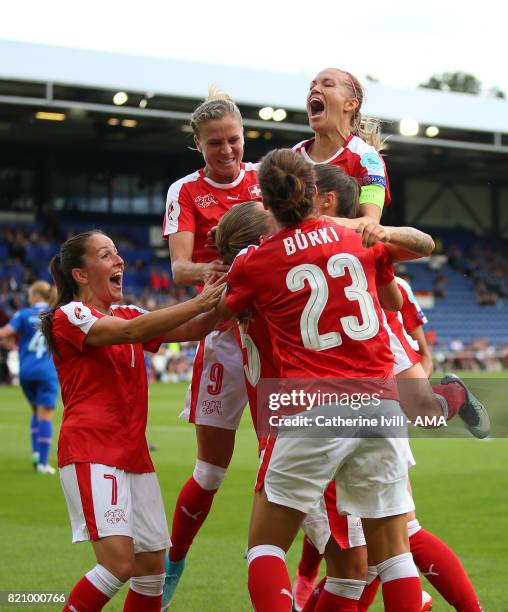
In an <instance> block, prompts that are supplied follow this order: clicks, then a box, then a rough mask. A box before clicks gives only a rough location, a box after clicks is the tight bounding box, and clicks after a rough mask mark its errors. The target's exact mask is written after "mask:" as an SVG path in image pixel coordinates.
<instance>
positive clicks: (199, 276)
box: [168, 231, 228, 285]
mask: <svg viewBox="0 0 508 612" xmlns="http://www.w3.org/2000/svg"><path fill="white" fill-rule="evenodd" d="M168 243H169V253H170V257H171V270H172V272H173V280H174V281H175V283H177V284H178V285H203V284H204V283H205V282H206V281H207V280H208V279H209V278H214V277H215V275H216V274H222V273H224V272H227V269H228V268H227V266H225V265H223V263H222V262H221V261H220V260H219V259H215V260H214V261H211V262H208V263H199V262H198V263H196V262H193V261H192V252H193V249H194V234H193V233H192V232H187V231H184V232H179V233H177V234H173V235H171V236H170V237H169V241H168Z"/></svg>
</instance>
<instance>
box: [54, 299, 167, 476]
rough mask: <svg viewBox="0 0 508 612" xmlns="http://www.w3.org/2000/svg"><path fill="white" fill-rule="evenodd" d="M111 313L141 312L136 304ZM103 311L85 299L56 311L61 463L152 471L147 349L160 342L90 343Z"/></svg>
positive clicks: (125, 316)
mask: <svg viewBox="0 0 508 612" xmlns="http://www.w3.org/2000/svg"><path fill="white" fill-rule="evenodd" d="M112 312H113V316H115V317H118V318H121V319H134V318H135V317H138V316H140V315H142V314H143V311H142V310H140V309H138V308H137V307H136V306H114V307H113V309H112ZM103 316H105V315H103V314H102V313H100V312H98V311H97V310H95V309H94V308H90V307H88V306H87V305H86V304H83V303H82V302H70V303H69V304H66V305H65V306H61V307H60V308H59V309H58V310H57V311H56V312H55V316H54V319H53V337H54V339H55V346H56V353H57V354H56V355H55V357H54V361H55V366H56V370H57V373H58V378H59V380H60V386H61V388H62V400H63V405H64V413H63V418H62V427H61V429H60V437H59V440H58V466H59V467H64V466H65V465H68V464H70V463H80V462H90V463H102V464H105V465H111V466H114V467H118V468H121V469H124V470H127V471H129V472H138V473H144V472H153V471H154V467H153V464H152V460H151V459H150V454H149V452H148V448H147V444H146V437H145V429H146V419H147V410H148V383H147V379H146V367H145V359H144V354H143V351H144V350H147V351H150V352H157V351H158V349H159V346H160V341H159V340H152V341H150V342H146V343H144V344H141V343H139V344H115V345H112V346H92V345H88V344H86V343H85V339H86V335H87V333H88V332H89V331H90V328H91V327H92V325H93V324H94V323H95V322H96V321H97V320H98V319H100V318H101V317H103Z"/></svg>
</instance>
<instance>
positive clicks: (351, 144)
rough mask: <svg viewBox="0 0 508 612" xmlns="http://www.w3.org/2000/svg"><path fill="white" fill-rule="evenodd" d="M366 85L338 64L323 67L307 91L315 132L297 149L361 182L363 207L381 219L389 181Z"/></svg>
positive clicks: (366, 213)
mask: <svg viewBox="0 0 508 612" xmlns="http://www.w3.org/2000/svg"><path fill="white" fill-rule="evenodd" d="M363 99H364V91H363V88H362V86H361V84H360V82H359V81H358V79H357V78H356V77H355V76H353V75H352V74H351V73H349V72H347V71H345V70H339V69H337V68H326V69H325V70H321V72H319V73H318V74H317V75H316V76H315V77H314V79H313V80H312V82H311V84H310V88H309V93H308V95H307V114H308V117H309V125H310V127H311V128H312V129H313V130H314V137H313V138H311V139H309V140H304V141H303V142H300V143H298V144H297V145H296V146H295V147H294V149H295V150H296V151H298V152H299V153H301V154H302V155H303V157H304V158H305V159H306V160H307V161H308V162H310V163H313V164H333V165H335V166H339V167H340V168H341V169H342V170H344V172H345V173H346V174H349V176H352V177H353V178H355V179H356V180H357V182H358V183H359V185H360V210H361V214H362V216H363V217H365V218H370V219H373V220H374V221H379V220H380V219H381V214H382V211H383V206H384V205H385V204H389V203H390V186H389V183H388V176H387V173H386V167H385V163H384V160H383V158H382V157H381V155H380V154H379V151H380V150H381V149H382V142H381V138H380V124H379V121H377V120H376V119H371V118H368V117H362V114H361V112H360V110H361V108H362V104H363Z"/></svg>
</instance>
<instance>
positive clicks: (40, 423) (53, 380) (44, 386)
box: [0, 281, 58, 475]
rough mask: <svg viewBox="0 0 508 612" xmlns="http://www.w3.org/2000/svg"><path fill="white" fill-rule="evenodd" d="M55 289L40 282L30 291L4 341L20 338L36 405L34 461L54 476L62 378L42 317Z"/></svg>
mask: <svg viewBox="0 0 508 612" xmlns="http://www.w3.org/2000/svg"><path fill="white" fill-rule="evenodd" d="M51 294H52V289H51V286H50V284H49V283H47V282H46V281H36V282H35V283H33V284H32V285H31V286H30V288H29V290H28V303H29V306H28V307H27V308H23V309H21V310H19V311H18V312H17V313H16V314H15V315H14V316H13V317H12V319H11V320H10V321H9V323H7V325H4V327H2V328H0V340H6V339H11V338H16V339H17V342H18V347H19V363H20V373H19V380H20V384H21V387H22V389H23V392H24V394H25V395H26V398H27V399H28V401H29V402H30V405H31V406H32V419H31V422H30V432H31V439H32V461H33V465H34V469H35V470H36V472H37V473H38V474H50V475H52V474H54V473H55V469H54V468H53V467H51V466H50V465H49V464H48V456H49V451H50V449H51V441H52V438H53V423H52V419H53V414H54V410H55V406H56V399H57V393H58V378H57V375H56V370H55V366H54V365H53V360H52V358H51V356H50V355H49V353H48V349H47V346H46V340H45V339H44V336H43V335H42V333H41V331H40V323H41V321H40V318H39V316H40V314H41V312H44V311H45V310H48V308H49V302H50V300H51Z"/></svg>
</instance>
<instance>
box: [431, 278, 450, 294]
mask: <svg viewBox="0 0 508 612" xmlns="http://www.w3.org/2000/svg"><path fill="white" fill-rule="evenodd" d="M433 291H434V297H435V298H446V297H448V279H447V278H446V276H445V275H444V274H438V275H437V276H436V278H435V279H434V288H433Z"/></svg>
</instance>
